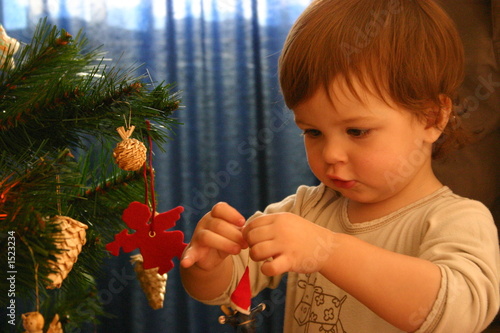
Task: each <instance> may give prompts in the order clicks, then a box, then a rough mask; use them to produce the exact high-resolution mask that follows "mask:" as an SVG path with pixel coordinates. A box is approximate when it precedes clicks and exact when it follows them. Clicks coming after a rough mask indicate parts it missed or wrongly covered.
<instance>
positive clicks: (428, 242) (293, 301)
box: [206, 184, 500, 333]
mask: <svg viewBox="0 0 500 333" xmlns="http://www.w3.org/2000/svg"><path fill="white" fill-rule="evenodd" d="M277 212H291V213H294V214H297V215H299V216H302V217H304V218H305V219H307V220H309V221H311V222H314V223H316V224H318V225H321V226H323V227H325V228H328V229H330V230H332V231H334V232H338V233H346V234H349V235H353V236H355V237H358V238H359V239H362V240H364V241H366V242H368V243H370V244H373V245H376V246H378V247H381V248H384V249H387V250H390V251H393V252H397V253H401V254H405V255H410V256H414V257H419V258H422V259H425V260H428V261H430V262H433V263H434V264H436V265H437V266H438V267H439V268H440V270H441V276H442V279H441V287H440V290H439V293H438V296H437V299H436V300H435V302H434V305H433V307H432V309H431V311H430V313H429V314H428V315H427V317H426V318H423V316H424V315H425V314H427V313H428V312H429V309H422V311H421V312H418V313H415V314H414V315H413V316H411V317H410V318H408V320H409V321H415V322H421V321H422V320H423V319H425V320H424V322H423V324H422V326H421V327H420V329H419V330H418V331H417V332H419V333H421V332H442V333H450V332H453V333H474V332H481V331H482V330H484V329H485V328H486V327H487V326H488V325H489V323H490V322H491V321H492V320H493V318H494V317H495V315H496V314H497V312H498V309H499V298H500V292H499V285H500V282H499V275H500V252H499V244H498V234H497V229H496V226H495V224H494V222H493V218H492V216H491V214H490V212H489V211H488V209H487V208H486V207H485V206H484V205H483V204H481V203H480V202H478V201H474V200H470V199H466V198H463V197H460V196H457V195H455V194H454V193H453V192H452V191H451V190H450V189H449V188H448V187H442V188H441V189H439V190H438V191H436V192H434V193H432V194H430V195H428V196H426V197H424V198H422V199H420V200H418V201H416V202H414V203H412V204H410V205H408V206H406V207H404V208H401V209H399V210H398V211H396V212H393V213H391V214H389V215H387V216H385V217H382V218H379V219H376V220H373V221H369V222H364V223H355V224H353V223H350V221H349V218H348V215H347V199H346V198H344V197H342V196H339V195H338V194H337V193H336V192H335V191H333V190H331V189H329V188H327V187H326V186H324V185H323V184H321V185H319V186H317V187H308V186H301V187H299V189H298V190H297V193H296V194H294V195H292V196H289V197H288V198H286V199H284V200H283V201H281V202H279V203H275V204H272V205H270V206H268V207H267V208H266V209H265V210H264V212H263V213H262V212H258V213H256V214H255V215H254V217H255V216H259V215H261V214H268V213H277ZM321 246H329V244H318V255H321ZM374 260H376V259H374ZM233 262H234V264H235V265H234V267H235V269H234V270H233V279H232V283H231V285H230V287H229V288H228V290H227V291H226V292H225V293H224V294H223V295H221V296H220V297H219V298H217V299H214V300H212V301H210V302H206V303H208V304H229V297H230V295H231V292H232V291H233V290H234V289H235V287H236V285H237V283H238V281H239V280H240V277H241V275H242V274H243V271H244V269H245V267H246V265H247V264H248V265H249V266H250V274H251V276H250V280H251V285H252V294H253V295H256V294H258V293H259V292H260V291H261V290H263V289H264V288H266V287H271V288H273V287H276V286H277V285H278V283H279V281H280V279H281V278H282V276H275V277H267V276H265V275H263V274H262V273H261V271H260V264H261V263H258V262H253V261H251V260H249V259H248V251H242V253H241V254H240V255H238V256H234V257H233ZM423 283H425V281H424V282H423ZM373 288H377V286H376V285H375V284H374V286H373ZM323 331H325V332H335V333H341V332H350V333H352V332H363V333H365V332H368V333H371V332H377V333H378V332H384V333H391V332H401V331H400V330H399V329H397V328H396V327H394V326H392V325H391V324H389V323H387V322H386V321H384V320H383V319H381V318H380V317H378V316H377V315H376V314H375V313H373V312H372V311H371V310H370V309H368V308H367V307H366V306H364V305H363V304H361V303H360V302H358V301H357V300H356V299H355V298H354V297H352V296H351V295H349V294H348V293H346V292H345V291H343V290H342V289H340V288H338V287H337V286H336V285H334V284H333V283H331V282H330V281H328V280H327V279H326V278H324V277H323V276H322V275H321V274H319V273H313V274H307V275H306V274H297V273H288V274H287V292H286V306H285V323H284V332H286V333H295V332H323Z"/></svg>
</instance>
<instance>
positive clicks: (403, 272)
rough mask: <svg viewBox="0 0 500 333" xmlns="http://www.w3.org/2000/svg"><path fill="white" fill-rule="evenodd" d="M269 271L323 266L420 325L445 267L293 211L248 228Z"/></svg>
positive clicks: (382, 312)
mask: <svg viewBox="0 0 500 333" xmlns="http://www.w3.org/2000/svg"><path fill="white" fill-rule="evenodd" d="M244 237H245V239H246V240H247V242H248V244H249V246H250V256H251V257H252V259H253V260H255V261H262V260H266V259H268V258H273V260H271V261H267V262H265V263H264V264H263V266H262V272H263V273H264V274H266V275H276V274H281V273H284V272H287V271H293V272H298V273H313V272H320V273H321V274H322V275H323V276H325V277H326V278H327V279H328V280H330V281H331V282H333V283H334V284H336V285H337V286H339V287H340V288H342V289H344V290H345V291H346V292H348V293H349V294H351V295H352V296H354V297H355V298H356V299H358V300H359V301H360V302H361V303H363V304H365V305H366V306H367V307H369V308H370V309H371V310H372V311H374V312H375V313H377V314H378V315H379V316H380V317H382V318H384V319H385V320H387V321H388V322H389V323H391V324H393V325H394V326H396V327H398V328H400V329H402V330H404V331H410V332H411V331H414V330H416V329H417V328H418V327H419V326H420V325H421V324H422V322H423V320H424V319H425V318H426V316H427V314H428V313H429V311H430V310H431V308H432V305H433V303H434V301H435V299H436V297H437V293H438V290H439V287H440V281H441V273H440V270H439V268H438V267H437V266H436V265H434V264H433V263H431V262H429V261H426V260H423V259H419V258H415V257H410V256H405V255H401V254H397V253H394V252H391V251H387V250H384V249H381V248H379V247H376V246H373V245H371V244H369V243H366V242H364V241H362V240H359V239H357V238H355V237H353V236H350V235H345V234H339V233H334V232H332V231H330V230H328V229H326V228H323V227H321V226H318V225H316V224H314V223H311V222H309V221H307V220H305V219H303V218H301V217H299V216H297V215H294V214H291V213H278V214H269V215H264V216H262V217H259V218H256V219H255V220H253V221H252V222H250V223H249V224H248V225H247V226H246V227H245V229H244Z"/></svg>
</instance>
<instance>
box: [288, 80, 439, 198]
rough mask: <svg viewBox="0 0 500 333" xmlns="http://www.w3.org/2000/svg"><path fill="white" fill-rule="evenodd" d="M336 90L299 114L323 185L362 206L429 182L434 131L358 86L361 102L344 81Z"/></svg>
mask: <svg viewBox="0 0 500 333" xmlns="http://www.w3.org/2000/svg"><path fill="white" fill-rule="evenodd" d="M332 89H333V92H334V94H332V95H331V96H333V97H332V98H330V97H329V96H328V94H327V93H326V92H325V90H323V89H319V90H318V91H317V92H316V93H315V94H314V95H313V96H312V97H311V98H310V99H309V100H306V101H305V102H303V103H301V104H300V105H299V106H298V107H296V108H295V109H294V114H295V121H296V123H297V126H298V127H299V128H300V129H301V130H302V131H303V134H304V142H305V148H306V152H307V158H308V162H309V166H310V168H311V170H312V172H313V173H314V174H315V176H316V177H317V178H318V179H319V180H320V181H322V182H323V183H324V184H325V185H327V186H328V187H331V188H333V189H335V190H337V191H339V192H341V193H342V194H343V195H344V196H346V197H348V198H349V199H351V200H353V201H355V202H359V203H376V202H381V201H384V200H388V199H392V198H397V196H398V195H399V194H401V193H402V191H408V190H413V189H415V187H416V188H418V187H419V186H420V185H423V182H426V181H428V178H429V177H428V176H429V174H428V173H429V172H432V171H431V168H430V155H431V148H432V142H433V140H435V138H434V136H433V134H434V133H430V132H431V129H428V128H426V126H425V124H424V123H422V122H421V121H418V120H417V119H416V117H415V116H414V115H412V114H411V113H410V112H409V111H408V110H404V109H401V108H398V107H397V106H390V105H388V104H387V103H386V102H384V101H383V100H382V99H381V98H379V97H376V96H374V95H373V94H371V93H369V92H368V91H366V90H365V89H362V88H361V87H360V86H359V85H355V89H356V91H357V93H358V94H359V95H360V98H356V97H355V96H354V95H353V94H352V93H351V92H350V91H349V89H347V87H345V84H343V83H342V81H339V80H336V81H334V83H333V86H332ZM360 99H361V100H362V101H360Z"/></svg>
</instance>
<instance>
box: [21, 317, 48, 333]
mask: <svg viewBox="0 0 500 333" xmlns="http://www.w3.org/2000/svg"><path fill="white" fill-rule="evenodd" d="M21 318H22V319H23V327H24V329H25V330H26V331H24V333H43V325H44V324H45V320H44V319H43V316H42V314H41V313H40V312H27V313H23V314H22V315H21Z"/></svg>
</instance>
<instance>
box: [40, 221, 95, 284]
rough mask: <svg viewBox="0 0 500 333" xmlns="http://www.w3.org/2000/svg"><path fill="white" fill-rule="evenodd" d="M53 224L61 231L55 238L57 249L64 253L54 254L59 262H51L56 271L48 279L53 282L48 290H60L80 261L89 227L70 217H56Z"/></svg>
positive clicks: (50, 264)
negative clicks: (79, 256)
mask: <svg viewBox="0 0 500 333" xmlns="http://www.w3.org/2000/svg"><path fill="white" fill-rule="evenodd" d="M52 223H56V224H59V227H60V229H61V231H59V233H58V234H56V235H55V236H54V238H55V241H56V247H57V248H58V249H60V250H62V252H60V253H56V254H54V256H55V257H56V259H57V261H52V260H50V261H49V266H50V267H51V268H52V269H53V270H54V271H56V273H51V274H49V275H48V278H49V279H50V280H52V283H50V284H49V285H48V286H47V289H54V288H60V287H61V284H62V282H63V280H64V279H65V278H66V276H68V274H69V272H70V271H71V269H72V268H73V265H74V264H75V263H76V261H77V260H78V255H79V254H80V252H81V251H82V247H83V246H84V245H85V243H86V242H87V239H86V232H85V230H86V229H87V228H88V226H87V225H85V224H83V223H81V222H79V221H77V220H74V219H72V218H70V217H68V216H59V215H57V216H55V217H54V218H52Z"/></svg>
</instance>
